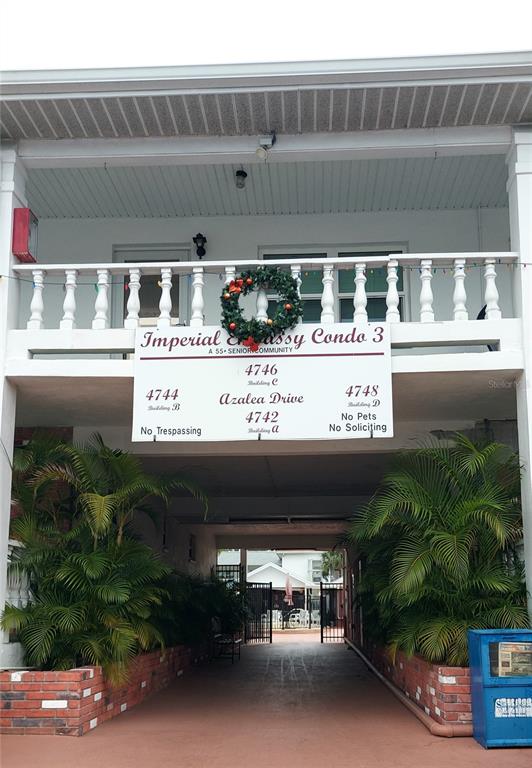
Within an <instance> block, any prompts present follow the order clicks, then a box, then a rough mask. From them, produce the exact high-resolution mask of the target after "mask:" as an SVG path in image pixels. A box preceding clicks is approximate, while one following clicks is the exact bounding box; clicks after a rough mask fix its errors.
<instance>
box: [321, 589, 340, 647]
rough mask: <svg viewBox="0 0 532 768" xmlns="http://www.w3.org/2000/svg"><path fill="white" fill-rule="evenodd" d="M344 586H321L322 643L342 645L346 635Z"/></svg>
mask: <svg viewBox="0 0 532 768" xmlns="http://www.w3.org/2000/svg"><path fill="white" fill-rule="evenodd" d="M344 594H345V593H344V585H343V584H327V583H324V582H323V581H322V582H321V584H320V625H321V642H322V643H341V642H343V639H344V634H345V627H344V624H345V621H344V616H345V613H344Z"/></svg>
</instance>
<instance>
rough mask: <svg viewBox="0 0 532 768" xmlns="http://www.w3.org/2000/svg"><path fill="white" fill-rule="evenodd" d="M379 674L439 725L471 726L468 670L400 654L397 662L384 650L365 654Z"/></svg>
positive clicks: (374, 650) (375, 650) (396, 659)
mask: <svg viewBox="0 0 532 768" xmlns="http://www.w3.org/2000/svg"><path fill="white" fill-rule="evenodd" d="M365 652H366V653H367V654H368V656H369V657H370V659H371V661H372V662H373V663H374V664H375V666H376V667H377V669H378V670H379V672H380V673H381V674H382V675H384V677H386V678H387V679H388V680H390V681H391V682H392V683H394V684H395V685H396V686H397V687H398V688H400V689H401V690H402V691H403V693H405V694H406V695H407V696H408V698H409V699H411V700H412V701H413V702H414V703H415V704H417V705H418V707H420V709H423V710H424V711H425V712H426V714H427V715H430V717H432V719H433V720H436V722H438V723H443V724H445V723H471V685H470V676H469V668H468V667H444V666H440V665H438V664H431V663H430V662H428V661H425V660H424V659H422V658H420V657H419V656H411V657H408V656H406V655H405V654H404V653H402V652H401V651H399V652H398V653H397V654H396V657H395V661H392V660H391V658H390V656H389V655H388V654H387V653H386V652H385V651H383V650H380V649H377V648H375V649H373V651H371V652H368V651H367V650H366V651H365Z"/></svg>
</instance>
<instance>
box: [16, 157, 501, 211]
mask: <svg viewBox="0 0 532 768" xmlns="http://www.w3.org/2000/svg"><path fill="white" fill-rule="evenodd" d="M240 167H241V166H240V165H194V166H176V165H174V166H138V167H108V168H47V169H34V170H31V171H30V173H29V179H28V185H27V193H28V200H29V204H30V207H31V208H32V210H33V211H34V213H35V214H36V215H37V217H38V218H127V217H133V218H152V217H154V218H166V217H168V218H175V217H185V216H235V215H243V216H253V215H261V214H313V213H315V214H320V213H356V212H363V211H401V210H437V209H462V208H479V207H490V208H497V207H506V206H507V204H508V203H507V194H506V180H507V169H506V166H505V162H504V157H503V156H501V155H477V156H462V157H436V158H435V157H424V158H389V159H378V160H349V161H342V162H341V161H316V162H300V163H271V164H269V163H265V164H252V165H249V166H245V170H246V171H247V173H248V178H247V183H246V187H245V189H243V190H237V189H236V187H235V171H236V170H238V169H239V168H240Z"/></svg>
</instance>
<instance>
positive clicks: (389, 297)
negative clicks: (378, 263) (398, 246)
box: [386, 259, 401, 323]
mask: <svg viewBox="0 0 532 768" xmlns="http://www.w3.org/2000/svg"><path fill="white" fill-rule="evenodd" d="M398 265H399V262H398V261H397V259H390V261H389V262H388V274H387V276H386V282H387V283H388V292H387V294H386V322H387V323H399V322H401V315H400V313H399V291H398V290H397V282H398V280H399V275H398V274H397V267H398Z"/></svg>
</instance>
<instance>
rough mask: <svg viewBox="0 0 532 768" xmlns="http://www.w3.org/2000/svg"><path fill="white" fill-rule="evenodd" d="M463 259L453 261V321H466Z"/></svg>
mask: <svg viewBox="0 0 532 768" xmlns="http://www.w3.org/2000/svg"><path fill="white" fill-rule="evenodd" d="M464 282H465V259H455V260H454V293H453V304H454V311H453V317H454V319H455V320H467V319H468V315H467V306H466V301H467V294H466V289H465V285H464Z"/></svg>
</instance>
